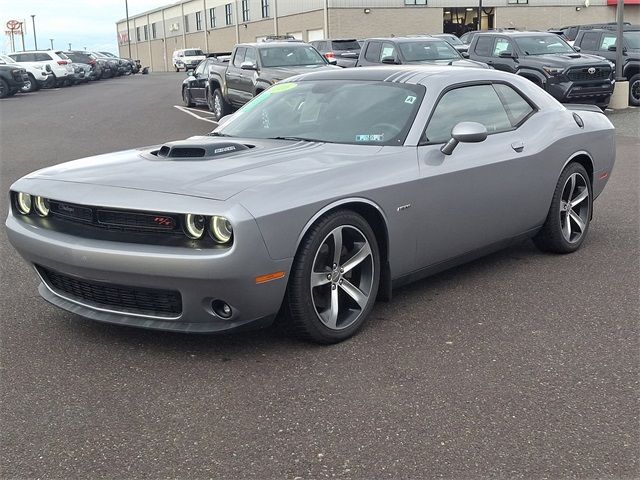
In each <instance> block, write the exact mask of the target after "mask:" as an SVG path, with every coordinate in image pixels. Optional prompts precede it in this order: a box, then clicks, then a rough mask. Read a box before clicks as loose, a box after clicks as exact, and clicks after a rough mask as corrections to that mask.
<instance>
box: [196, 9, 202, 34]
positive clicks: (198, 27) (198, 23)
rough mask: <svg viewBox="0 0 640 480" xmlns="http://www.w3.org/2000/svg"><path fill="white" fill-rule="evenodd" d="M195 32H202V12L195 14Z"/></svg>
mask: <svg viewBox="0 0 640 480" xmlns="http://www.w3.org/2000/svg"><path fill="white" fill-rule="evenodd" d="M196 30H202V12H196Z"/></svg>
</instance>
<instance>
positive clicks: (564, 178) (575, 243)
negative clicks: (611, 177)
mask: <svg viewBox="0 0 640 480" xmlns="http://www.w3.org/2000/svg"><path fill="white" fill-rule="evenodd" d="M574 175H575V176H576V183H575V184H574V185H575V187H574V188H573V189H571V184H570V181H571V178H572V177H573V176H574ZM585 189H586V191H587V197H586V198H584V199H583V200H578V198H579V197H580V195H582V194H583V193H584V190H585ZM567 193H568V195H567ZM567 200H570V201H569V202H567ZM574 202H575V204H574ZM592 208H593V194H592V187H591V181H590V179H589V175H588V174H587V171H586V170H585V168H584V167H583V166H582V165H580V164H579V163H576V162H571V163H570V164H569V165H567V166H566V167H565V169H564V170H563V171H562V173H561V174H560V178H559V179H558V183H557V185H556V189H555V191H554V192H553V199H552V200H551V207H549V213H548V214H547V219H546V220H545V222H544V225H543V226H542V229H541V230H540V231H539V232H538V233H537V234H536V236H535V237H534V238H533V242H534V243H535V245H536V246H537V247H538V248H539V249H540V250H542V251H544V252H552V253H572V252H575V251H576V250H578V249H579V248H580V246H581V245H582V242H583V241H584V239H585V238H586V236H587V233H588V231H589V222H590V220H591V209H592ZM572 214H573V215H572ZM576 217H578V218H579V219H580V221H581V222H582V227H581V226H580V224H579V223H577V222H576V220H574V218H576ZM567 222H568V227H567ZM567 231H568V233H569V235H568V238H567ZM578 231H579V235H578Z"/></svg>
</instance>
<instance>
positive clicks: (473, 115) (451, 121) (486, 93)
mask: <svg viewBox="0 0 640 480" xmlns="http://www.w3.org/2000/svg"><path fill="white" fill-rule="evenodd" d="M460 122H478V123H481V124H483V125H484V126H485V127H487V131H488V132H489V133H495V132H501V131H505V130H509V129H511V127H512V125H511V122H510V121H509V117H508V116H507V112H506V111H505V109H504V107H503V105H502V102H501V101H500V98H499V97H498V94H497V93H496V91H495V90H494V89H493V87H492V86H491V85H475V86H471V87H462V88H456V89H455V90H450V91H449V92H447V93H445V95H444V96H443V97H442V98H441V99H440V101H439V102H438V105H437V106H436V108H435V110H434V111H433V115H432V116H431V120H429V125H428V126H427V130H426V132H425V134H426V138H427V141H428V142H429V143H444V142H447V141H448V140H449V139H450V138H451V130H452V129H453V127H455V126H456V125H457V124H458V123H460Z"/></svg>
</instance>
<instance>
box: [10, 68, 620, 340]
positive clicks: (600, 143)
mask: <svg viewBox="0 0 640 480" xmlns="http://www.w3.org/2000/svg"><path fill="white" fill-rule="evenodd" d="M335 78H342V79H344V80H358V79H360V80H362V79H368V80H378V81H395V82H408V83H420V84H424V85H426V86H427V95H425V99H424V101H423V103H422V105H421V106H420V108H419V110H418V113H417V115H416V118H415V121H414V123H413V126H412V128H411V130H410V132H409V134H408V136H407V138H406V141H405V144H404V146H383V147H378V146H360V145H338V144H323V143H316V142H297V141H268V140H256V139H235V138H234V139H229V138H216V137H193V138H192V139H189V140H187V141H186V143H194V144H198V143H202V142H223V141H224V142H228V141H229V140H232V141H238V142H242V143H249V144H252V145H255V148H253V149H251V150H248V151H244V152H241V153H235V154H231V155H229V156H228V157H225V156H221V157H215V158H212V159H189V160H185V159H162V158H158V157H155V156H153V155H149V153H148V152H149V151H150V150H152V149H141V150H133V151H128V152H119V153H116V154H108V155H103V156H99V157H93V158H90V159H85V160H78V161H75V162H70V163H66V164H62V165H59V166H55V167H50V168H47V169H44V170H41V171H38V172H34V173H33V174H30V175H28V176H26V177H24V178H22V179H20V180H18V181H17V182H16V183H14V185H13V186H12V187H11V189H12V190H14V191H24V192H27V193H31V194H34V195H42V196H45V197H48V198H54V199H58V200H63V201H67V202H72V203H81V204H90V205H95V206H110V207H114V208H125V209H127V208H129V209H135V210H147V211H167V212H174V213H198V214H203V215H212V214H216V215H224V216H227V217H228V218H229V219H230V221H231V222H232V224H233V226H234V232H235V234H234V235H235V238H236V241H235V242H234V245H233V247H231V248H230V249H227V250H222V253H221V251H215V252H209V251H206V250H198V251H192V250H190V249H185V248H179V247H158V246H146V245H133V244H128V243H116V242H106V241H95V240H89V239H84V238H77V237H72V236H70V235H65V234H61V233H56V232H51V231H47V230H46V229H42V228H34V227H33V226H32V225H29V224H28V222H25V221H24V219H21V218H17V216H16V215H14V213H13V212H10V213H9V216H8V219H7V231H8V235H9V239H10V241H11V243H12V244H13V245H14V247H15V248H16V250H18V252H20V254H21V255H22V256H23V257H24V258H25V259H26V260H27V261H28V262H29V263H31V264H33V263H40V264H44V265H47V266H49V267H51V268H54V269H57V270H60V271H63V272H65V273H67V274H71V275H77V276H80V277H82V278H88V279H92V280H102V281H111V282H116V283H122V284H127V285H138V286H152V287H158V288H175V289H178V290H179V291H180V292H181V293H182V295H183V304H184V312H183V315H181V316H180V318H178V319H176V320H172V321H168V320H161V319H150V318H147V319H145V318H136V317H132V316H130V315H126V314H122V313H113V312H101V311H99V310H97V309H95V308H91V307H90V306H89V307H87V306H81V305H77V304H75V303H73V302H69V301H66V300H64V299H61V298H60V297H59V296H56V295H54V294H52V293H51V292H49V291H47V290H46V288H45V287H42V286H41V289H40V290H41V293H42V294H43V296H44V297H45V298H46V299H47V300H49V301H51V302H52V303H55V304H57V305H58V306H60V307H62V308H65V309H68V310H70V311H73V312H75V313H78V314H80V315H84V316H87V317H89V318H93V319H95V320H100V321H107V322H114V323H124V324H130V325H136V326H142V327H148V328H160V329H174V330H186V331H220V330H225V329H232V328H237V327H240V326H244V325H246V324H249V323H253V322H260V323H262V322H268V321H270V320H271V319H272V318H273V317H274V316H275V314H276V313H277V311H278V310H279V307H280V304H281V302H282V299H283V296H284V292H285V288H286V282H287V278H288V275H287V276H285V278H283V279H281V280H276V281H272V282H268V283H266V284H261V285H256V284H255V282H254V281H253V280H254V278H255V277H256V276H257V275H261V274H266V273H270V272H274V271H285V272H287V274H288V272H289V269H290V267H291V264H292V261H293V257H294V255H295V252H296V249H297V246H298V243H299V241H300V239H301V238H302V236H303V235H304V233H305V231H306V230H307V229H308V228H309V227H310V226H311V225H312V223H313V221H314V220H315V219H317V218H318V217H319V216H320V215H322V214H323V213H324V212H326V211H329V210H330V209H332V208H336V207H340V206H346V208H349V207H353V206H354V205H355V206H360V207H363V208H369V209H372V210H373V211H375V212H377V213H378V214H379V216H380V218H381V219H382V220H383V222H384V223H385V225H384V227H385V229H386V231H387V232H388V260H389V266H390V274H391V278H392V279H393V280H398V279H402V278H404V277H407V276H410V275H412V274H414V273H415V272H416V271H420V270H423V269H426V268H428V267H432V266H437V265H439V264H444V263H446V262H448V261H450V260H452V259H456V258H463V257H464V256H466V255H468V254H469V253H472V252H479V251H482V250H483V249H485V248H487V247H490V246H492V245H496V244H499V243H500V242H503V241H506V240H509V239H511V238H517V237H520V236H522V235H532V234H533V233H535V232H536V231H537V229H538V228H539V227H540V226H541V225H542V223H543V222H544V220H545V217H546V215H547V212H548V210H549V205H550V202H551V197H552V194H553V190H554V188H555V185H556V182H557V179H558V177H559V175H560V173H561V171H562V169H563V168H564V166H565V165H566V164H567V162H569V161H570V159H571V158H572V157H573V156H575V155H584V156H585V158H586V157H588V158H589V159H590V161H591V162H592V163H593V171H594V174H593V193H594V197H595V196H597V195H598V194H599V193H600V192H601V191H602V189H603V188H604V185H605V184H606V181H607V179H606V178H600V174H601V173H602V172H606V173H608V174H610V173H611V169H612V168H613V163H614V158H615V145H614V130H613V126H612V125H611V123H610V122H609V121H608V119H607V118H606V117H605V116H604V115H602V114H600V113H596V112H591V111H577V112H576V111H570V110H567V109H566V108H565V107H564V106H562V105H561V104H559V103H558V102H557V101H555V100H554V99H553V98H552V97H551V96H550V95H548V94H547V93H546V92H544V91H543V90H541V89H540V88H538V87H536V86H535V85H533V84H532V83H531V82H528V81H527V80H526V79H523V78H521V77H517V76H515V75H511V74H507V73H503V72H499V71H494V70H482V69H459V68H455V67H433V66H431V67H389V66H385V67H372V68H360V69H348V70H342V69H340V70H336V71H331V72H318V73H311V74H305V75H302V76H298V77H295V78H294V79H291V80H290V81H309V80H322V79H335ZM486 81H502V82H507V83H509V84H511V85H512V86H514V87H515V88H516V89H518V90H520V91H521V92H522V93H523V94H524V95H526V96H527V97H528V98H529V99H530V100H532V101H533V102H534V103H535V105H536V107H537V109H538V111H537V112H536V113H535V114H533V115H532V116H531V117H530V118H529V119H528V120H527V121H526V122H525V123H524V124H523V125H522V126H520V127H519V128H518V129H516V130H513V131H509V132H503V133H498V134H493V135H489V137H488V138H487V140H485V141H484V142H482V143H477V144H460V145H459V146H458V147H457V148H456V149H455V151H454V152H453V154H452V155H450V156H445V155H444V154H443V153H442V152H440V146H441V145H423V146H419V140H420V137H421V134H422V131H423V130H424V127H425V125H426V123H427V120H428V118H429V115H430V113H431V111H432V110H433V107H434V105H435V103H436V102H437V99H438V97H439V95H440V94H441V92H443V91H444V90H445V89H447V88H451V87H452V86H455V85H466V84H469V83H470V82H471V83H476V82H486ZM574 113H578V114H579V115H580V117H581V118H582V119H583V121H584V128H580V127H579V126H578V125H577V124H576V122H575V121H574V119H573V114H574ZM516 142H524V144H525V146H524V149H523V150H522V152H521V153H518V152H516V151H515V150H514V149H513V148H512V146H511V144H512V143H516ZM156 148H157V147H156ZM363 172H367V174H363ZM212 292H215V296H216V298H222V299H225V300H227V301H228V302H229V303H230V304H231V305H232V307H233V309H234V315H233V317H232V319H231V320H222V319H220V318H218V317H216V316H215V315H214V314H213V312H211V310H210V307H208V306H207V301H208V300H210V299H212V298H213V297H212V295H214V294H213V293H212Z"/></svg>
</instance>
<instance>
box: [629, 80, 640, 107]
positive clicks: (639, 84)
mask: <svg viewBox="0 0 640 480" xmlns="http://www.w3.org/2000/svg"><path fill="white" fill-rule="evenodd" d="M629 93H631V97H632V98H633V99H634V100H635V101H636V102H640V79H638V80H636V81H635V82H633V83H632V84H631V86H630V88H629Z"/></svg>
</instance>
